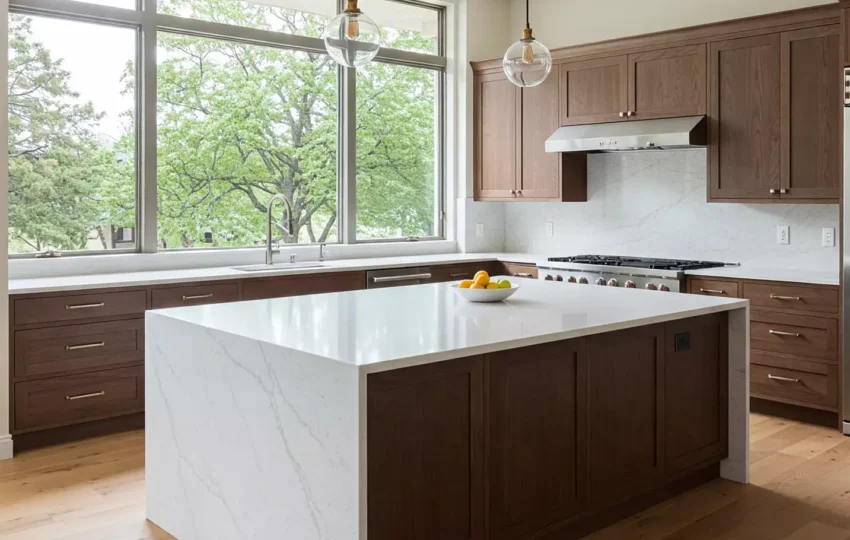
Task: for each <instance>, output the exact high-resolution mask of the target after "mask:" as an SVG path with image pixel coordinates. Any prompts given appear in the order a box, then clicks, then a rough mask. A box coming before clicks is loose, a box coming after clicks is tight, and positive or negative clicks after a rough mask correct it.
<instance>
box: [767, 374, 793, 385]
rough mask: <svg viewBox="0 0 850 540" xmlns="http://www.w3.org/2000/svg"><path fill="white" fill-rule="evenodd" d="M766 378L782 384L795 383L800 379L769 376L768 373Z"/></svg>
mask: <svg viewBox="0 0 850 540" xmlns="http://www.w3.org/2000/svg"><path fill="white" fill-rule="evenodd" d="M767 378H768V379H772V380H774V381H782V382H795V383H798V382H800V379H791V378H789V377H780V376H779V375H771V374H770V373H768V374H767Z"/></svg>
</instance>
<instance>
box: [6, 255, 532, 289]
mask: <svg viewBox="0 0 850 540" xmlns="http://www.w3.org/2000/svg"><path fill="white" fill-rule="evenodd" d="M497 260H498V261H504V262H516V263H527V264H537V263H538V262H541V261H545V260H546V258H545V257H540V256H537V255H531V254H528V253H447V254H441V255H417V256H405V257H380V258H369V259H342V260H328V261H325V263H323V264H324V265H325V266H322V267H318V268H296V269H280V268H276V269H273V270H270V271H263V272H243V271H240V270H235V269H234V268H232V267H213V268H192V269H177V270H157V271H146V272H120V273H111V274H85V275H77V276H58V277H44V278H35V279H10V280H9V294H27V293H45V292H60V291H70V290H78V289H104V288H109V287H142V286H148V285H164V284H168V283H186V282H193V281H219V280H226V279H251V278H260V277H273V276H287V275H299V274H321V273H332V272H345V271H363V270H378V269H382V268H397V267H405V266H429V265H442V264H452V263H467V262H477V261H482V262H483V261H497ZM303 262H306V261H303Z"/></svg>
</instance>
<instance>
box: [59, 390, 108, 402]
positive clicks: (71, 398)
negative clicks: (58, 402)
mask: <svg viewBox="0 0 850 540" xmlns="http://www.w3.org/2000/svg"><path fill="white" fill-rule="evenodd" d="M103 395H106V392H105V391H103V390H101V391H100V392H92V393H91V394H78V395H76V396H65V401H75V400H78V399H89V398H96V397H100V396H103Z"/></svg>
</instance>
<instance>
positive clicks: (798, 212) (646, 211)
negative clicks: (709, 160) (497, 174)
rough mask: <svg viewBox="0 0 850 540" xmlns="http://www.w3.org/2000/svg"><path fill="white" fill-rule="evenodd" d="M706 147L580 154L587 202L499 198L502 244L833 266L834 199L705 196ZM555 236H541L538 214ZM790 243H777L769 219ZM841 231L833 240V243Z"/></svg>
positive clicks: (530, 249) (540, 250)
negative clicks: (825, 242)
mask: <svg viewBox="0 0 850 540" xmlns="http://www.w3.org/2000/svg"><path fill="white" fill-rule="evenodd" d="M706 183H707V167H706V150H704V149H698V150H667V151H653V152H623V153H612V154H596V155H591V156H589V160H588V198H589V200H588V202H586V203H512V204H505V205H504V206H505V247H506V250H507V251H509V252H523V253H535V254H545V255H556V254H557V255H575V254H580V253H596V254H607V255H637V256H644V257H675V258H687V259H705V260H719V261H723V262H741V263H744V264H746V265H748V266H752V267H759V268H771V267H776V268H788V269H801V270H805V269H812V270H820V271H823V270H832V269H834V270H835V272H836V275H837V273H838V268H839V251H838V248H837V247H835V248H823V247H821V229H822V228H823V227H833V228H835V229H836V234H838V205H837V204H809V205H804V204H794V205H791V204H723V203H711V204H709V203H707V202H706ZM547 222H552V223H553V224H554V236H552V237H548V236H546V223H547ZM777 225H789V226H790V227H791V244H790V245H778V244H777V243H776V226H777ZM839 241H840V239H836V245H837V244H838V242H839Z"/></svg>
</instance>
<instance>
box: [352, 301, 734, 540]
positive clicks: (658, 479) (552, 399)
mask: <svg viewBox="0 0 850 540" xmlns="http://www.w3.org/2000/svg"><path fill="white" fill-rule="evenodd" d="M726 329H727V319H726V316H725V314H718V315H710V316H704V317H698V318H692V319H685V320H681V321H674V322H670V323H666V324H660V325H654V326H647V327H640V328H636V329H630V330H625V331H619V332H613V333H608V334H601V335H597V336H591V337H588V338H581V339H575V340H569V341H561V342H555V343H549V344H544V345H537V346H534V347H526V348H520V349H513V350H508V351H501V352H497V353H493V354H488V355H484V356H483V357H480V356H477V357H472V358H464V359H459V360H451V361H447V362H442V363H438V364H431V365H427V366H422V367H413V368H406V369H401V370H396V371H389V372H385V373H379V374H372V375H369V376H368V378H367V432H368V435H367V476H368V478H367V484H368V524H369V531H368V534H369V539H370V540H397V539H399V538H404V539H416V540H418V539H423V540H424V539H434V538H441V539H442V538H445V539H470V540H483V539H488V540H490V539H492V540H514V539H516V540H531V539H551V540H555V539H560V538H572V537H573V536H574V535H575V534H576V533H577V531H582V533H583V534H586V533H587V532H589V531H590V530H592V529H594V528H600V527H601V526H604V525H605V524H606V520H611V519H616V517H617V516H618V514H617V512H618V511H622V510H618V509H622V508H626V507H627V506H628V505H632V504H640V503H639V502H637V501H639V500H640V499H639V498H640V497H641V496H643V495H646V494H647V493H649V492H653V491H656V490H657V491H658V493H662V492H663V493H666V494H667V495H666V496H670V493H668V492H667V491H664V490H669V489H671V487H670V486H673V485H675V484H674V483H675V482H677V481H679V480H681V479H683V478H684V477H687V476H688V475H691V474H693V475H700V474H704V473H705V471H707V470H711V468H712V467H716V464H717V463H718V462H719V461H720V460H721V459H722V458H723V457H725V456H726V454H727V429H726V416H727V413H728V411H727V405H726V400H727V395H726V387H727V386H726V385H727V380H728V377H727V350H726V347H727V345H726V343H727V342H726ZM713 474H716V473H713ZM631 512H632V513H633V512H634V509H633V508H632V510H631Z"/></svg>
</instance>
